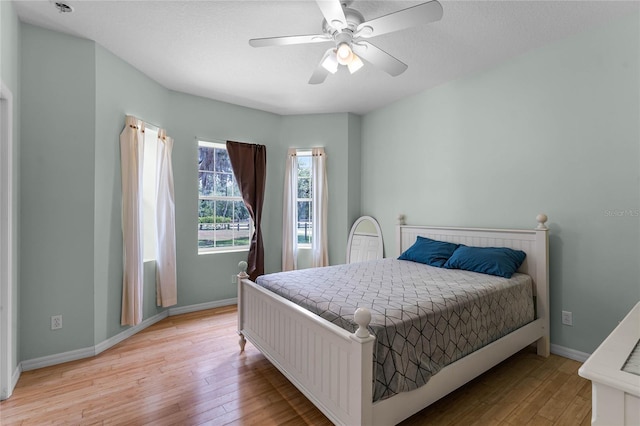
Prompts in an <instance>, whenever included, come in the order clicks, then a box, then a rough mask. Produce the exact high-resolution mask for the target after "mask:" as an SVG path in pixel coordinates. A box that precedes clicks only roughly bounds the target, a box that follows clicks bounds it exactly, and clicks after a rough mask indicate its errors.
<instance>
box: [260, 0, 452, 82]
mask: <svg viewBox="0 0 640 426" xmlns="http://www.w3.org/2000/svg"><path fill="white" fill-rule="evenodd" d="M316 3H318V6H319V7H320V11H321V12H322V15H323V16H324V19H323V21H322V34H311V35H299V36H284V37H267V38H254V39H251V40H249V44H250V45H251V46H253V47H265V46H285V45H289V44H305V43H327V42H332V43H334V45H335V46H334V47H331V48H329V49H328V50H327V51H326V52H325V54H324V56H323V57H322V59H321V60H320V63H319V64H318V66H317V67H316V69H315V70H314V71H313V74H312V75H311V78H310V79H309V84H319V83H322V82H323V81H324V80H325V79H326V78H327V75H329V73H331V74H333V73H335V72H336V71H337V70H338V67H339V65H345V66H346V67H347V68H348V69H349V71H350V72H351V74H353V73H354V72H356V71H358V70H359V69H360V68H362V66H363V65H364V63H363V62H362V60H361V59H360V58H362V59H364V60H365V61H367V62H369V63H370V64H372V65H374V66H376V67H378V68H381V69H382V70H384V71H385V72H387V73H388V74H390V75H392V76H394V77H395V76H397V75H400V74H402V73H403V72H404V71H405V70H406V69H407V68H408V66H407V64H405V63H403V62H401V61H399V60H398V59H396V58H394V57H393V56H391V55H390V54H388V53H387V52H385V51H384V50H382V49H380V48H378V47H376V46H374V45H373V44H371V43H370V42H368V41H367V39H369V38H372V37H375V36H379V35H382V34H387V33H390V32H394V31H400V30H403V29H406V28H409V27H413V26H416V25H420V24H425V23H428V22H435V21H439V20H440V19H442V5H440V3H438V1H437V0H432V1H429V2H426V3H422V4H419V5H417V6H413V7H409V8H407V9H402V10H400V11H398V12H393V13H390V14H388V15H384V16H381V17H379V18H375V19H372V20H370V21H365V20H364V17H363V16H362V14H361V13H360V12H358V11H357V10H355V9H351V8H349V7H347V3H344V4H343V3H341V2H340V0H316Z"/></svg>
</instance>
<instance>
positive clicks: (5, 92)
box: [0, 80, 14, 400]
mask: <svg viewBox="0 0 640 426" xmlns="http://www.w3.org/2000/svg"><path fill="white" fill-rule="evenodd" d="M13 108H14V103H13V94H12V93H11V91H10V90H9V89H8V87H7V86H6V85H5V84H4V82H3V81H1V80H0V400H3V399H7V398H9V397H10V396H11V394H12V393H13V374H12V368H13V352H14V348H13V347H12V346H13V333H12V330H13V292H12V290H13V289H12V287H13V277H14V270H13V269H14V268H13V266H14V265H13V262H14V258H13V242H14V235H13V227H14V222H13V207H14V206H13V162H14V158H13Z"/></svg>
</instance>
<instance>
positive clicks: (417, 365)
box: [257, 259, 534, 401]
mask: <svg viewBox="0 0 640 426" xmlns="http://www.w3.org/2000/svg"><path fill="white" fill-rule="evenodd" d="M257 284H258V285H261V286H263V287H266V288H268V289H270V290H271V291H273V292H275V293H277V294H279V295H280V296H282V297H284V298H286V299H289V300H291V301H293V302H295V303H296V304H298V305H300V306H302V307H304V308H306V309H308V310H309V311H311V312H313V313H315V314H317V315H319V316H321V317H322V318H324V319H326V320H328V321H331V322H332V323H334V324H336V325H338V326H340V327H342V328H344V329H345V330H348V331H351V332H354V331H355V330H356V328H357V325H356V323H355V322H354V321H353V313H354V312H355V310H356V309H357V308H359V307H366V308H368V309H370V310H371V316H372V319H371V324H370V326H369V330H370V332H371V333H373V334H374V335H375V336H376V349H375V351H374V389H373V400H374V401H378V400H381V399H385V398H388V397H390V396H393V395H395V394H397V393H399V392H404V391H409V390H413V389H416V388H418V387H420V386H422V385H423V384H425V383H426V382H427V381H428V380H429V378H430V377H431V376H432V375H434V374H436V373H437V372H438V371H440V370H441V369H442V368H443V367H444V366H446V365H447V364H450V363H452V362H454V361H456V360H457V359H460V358H462V357H464V356H465V355H467V354H469V353H471V352H473V351H475V350H477V349H479V348H481V347H483V346H485V345H487V344H489V343H491V342H493V341H494V340H497V339H499V338H500V337H502V336H505V335H506V334H508V333H510V332H511V331H513V330H515V329H517V328H519V327H521V326H523V325H525V324H527V323H528V322H531V321H532V320H533V319H534V308H533V296H532V283H531V277H529V276H528V275H524V274H514V276H513V277H512V278H510V279H506V278H500V277H494V276H491V275H485V274H479V273H475V272H467V271H461V270H450V269H443V268H435V267H431V266H427V265H423V264H420V263H415V262H410V261H404V260H396V259H382V260H375V261H371V262H363V263H354V264H350V265H337V266H328V267H324V268H315V269H303V270H299V271H290V272H279V273H275V274H269V275H263V276H261V277H259V278H258V279H257Z"/></svg>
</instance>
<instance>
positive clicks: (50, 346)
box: [20, 24, 96, 359]
mask: <svg viewBox="0 0 640 426" xmlns="http://www.w3.org/2000/svg"><path fill="white" fill-rule="evenodd" d="M21 42H22V46H21V52H22V58H21V59H22V62H21V78H22V81H21V90H20V93H21V140H20V143H21V163H20V195H21V200H20V215H21V220H22V226H21V229H20V240H21V241H20V243H21V248H20V250H21V252H20V337H21V356H22V358H23V359H31V358H36V357H39V356H44V355H49V354H52V353H59V352H64V351H68V350H70V349H76V348H82V347H89V346H92V345H93V343H94V339H93V321H94V319H93V310H94V296H93V290H94V289H93V279H94V276H93V262H94V257H93V253H94V247H93V231H94V215H93V202H94V197H93V194H94V182H95V175H94V158H95V150H94V148H95V141H94V138H95V90H96V84H95V61H94V49H95V44H94V43H93V42H91V41H88V40H82V39H78V38H75V37H71V36H68V35H64V34H61V33H55V32H52V31H48V30H44V29H41V28H38V27H35V26H31V25H26V24H23V25H22V26H21ZM57 314H62V315H63V328H62V329H61V330H55V331H51V330H50V322H49V318H50V316H52V315H57Z"/></svg>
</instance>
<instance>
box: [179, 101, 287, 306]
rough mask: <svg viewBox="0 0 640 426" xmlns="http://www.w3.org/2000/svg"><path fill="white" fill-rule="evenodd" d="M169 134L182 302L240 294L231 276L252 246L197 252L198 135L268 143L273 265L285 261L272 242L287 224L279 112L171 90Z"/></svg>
mask: <svg viewBox="0 0 640 426" xmlns="http://www.w3.org/2000/svg"><path fill="white" fill-rule="evenodd" d="M168 107H169V111H170V114H169V117H170V118H169V121H170V124H169V125H168V127H167V131H168V134H169V135H171V136H172V137H173V138H174V139H175V146H174V149H173V167H174V180H175V182H174V184H175V197H176V240H177V265H178V283H179V284H178V303H179V305H181V306H185V305H193V304H198V303H205V302H210V301H215V300H224V299H229V298H233V297H236V292H237V291H236V290H237V289H236V284H235V283H232V282H231V277H232V276H233V275H235V274H237V273H238V262H240V261H241V260H246V258H247V252H235V253H210V254H202V255H198V236H197V232H198V231H197V230H198V225H197V224H198V222H197V217H198V210H197V206H198V186H197V181H198V145H197V139H196V138H203V139H205V140H212V139H216V140H219V141H222V142H224V141H226V140H235V141H238V142H248V143H257V144H262V145H266V147H267V183H266V190H265V203H264V213H265V214H264V216H263V218H262V226H263V238H264V242H265V251H266V253H265V267H266V269H267V270H274V269H275V268H276V267H277V265H278V264H279V262H280V257H279V252H276V251H275V250H274V249H273V248H272V242H271V240H272V238H273V235H276V233H277V232H279V229H281V228H282V224H281V223H279V222H278V220H277V219H278V216H279V214H280V212H281V211H282V210H281V208H280V210H278V206H279V205H280V204H278V203H274V197H277V196H278V191H280V192H281V191H282V189H280V185H278V184H277V182H276V180H274V179H273V172H274V171H276V170H277V169H276V164H277V163H276V162H275V159H276V158H275V156H274V151H275V150H277V147H278V136H279V134H278V130H279V125H280V116H278V115H275V114H270V113H267V112H263V111H258V110H253V109H249V108H244V107H240V106H236V105H231V104H227V103H224V102H218V101H214V100H211V99H205V98H200V97H196V96H191V95H186V94H183V93H178V92H170V98H169V105H168Z"/></svg>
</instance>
